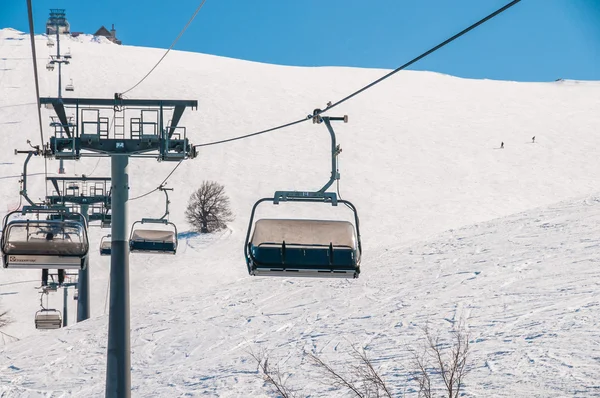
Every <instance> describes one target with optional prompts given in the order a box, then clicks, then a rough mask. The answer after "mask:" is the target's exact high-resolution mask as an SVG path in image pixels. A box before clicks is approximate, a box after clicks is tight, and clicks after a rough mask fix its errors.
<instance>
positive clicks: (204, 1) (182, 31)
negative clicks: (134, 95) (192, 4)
mask: <svg viewBox="0 0 600 398" xmlns="http://www.w3.org/2000/svg"><path fill="white" fill-rule="evenodd" d="M204 3H206V0H202V2H201V3H200V5H199V6H198V8H196V11H194V15H192V17H191V18H190V20H189V21H188V22H187V24H185V26H184V27H183V29H182V30H181V32H179V35H178V36H177V37H176V38H175V40H174V41H173V43H171V46H170V47H169V49H168V50H167V52H165V54H164V55H163V56H162V57H161V58H160V59H159V60H158V62H157V63H156V65H154V66H153V67H152V69H150V72H148V73H146V76H144V77H142V80H140V81H139V82H137V83H136V84H135V85H134V86H133V87H131V88H130V89H129V90H126V91H123V92H122V93H120V95H121V96H122V95H124V94H127V93H128V92H130V91H131V90H133V89H134V88H136V87H137V86H139V85H140V84H141V83H142V82H143V81H144V80H146V78H147V77H148V76H150V74H151V73H152V72H153V71H154V69H156V67H157V66H158V65H159V64H160V63H161V62H162V60H163V59H165V57H166V56H167V54H168V53H169V51H171V49H173V47H174V46H175V44H176V43H177V42H178V41H179V39H180V38H181V36H183V33H184V32H185V31H186V30H187V28H188V27H189V26H190V24H191V23H192V21H193V20H194V18H196V14H198V11H200V9H201V8H202V6H203V5H204Z"/></svg>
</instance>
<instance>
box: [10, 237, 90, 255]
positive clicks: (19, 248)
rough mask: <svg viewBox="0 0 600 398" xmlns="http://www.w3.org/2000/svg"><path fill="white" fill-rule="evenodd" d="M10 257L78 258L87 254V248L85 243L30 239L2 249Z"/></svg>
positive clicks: (12, 243)
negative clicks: (17, 255) (48, 256)
mask: <svg viewBox="0 0 600 398" xmlns="http://www.w3.org/2000/svg"><path fill="white" fill-rule="evenodd" d="M2 251H4V253H5V254H8V255H11V254H12V255H16V254H22V255H50V256H78V257H84V256H85V255H86V254H87V247H86V245H84V244H83V243H78V242H69V241H64V240H53V241H48V240H44V239H30V240H29V241H16V242H11V241H7V242H5V244H4V247H3V248H2Z"/></svg>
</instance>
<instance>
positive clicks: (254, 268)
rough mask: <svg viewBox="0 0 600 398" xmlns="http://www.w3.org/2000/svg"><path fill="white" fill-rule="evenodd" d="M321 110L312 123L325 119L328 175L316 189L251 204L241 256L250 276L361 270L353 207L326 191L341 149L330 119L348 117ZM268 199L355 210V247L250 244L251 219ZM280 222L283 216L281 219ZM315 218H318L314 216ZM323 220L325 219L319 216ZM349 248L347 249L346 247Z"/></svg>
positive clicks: (284, 193)
mask: <svg viewBox="0 0 600 398" xmlns="http://www.w3.org/2000/svg"><path fill="white" fill-rule="evenodd" d="M321 112H322V111H321V110H320V109H315V111H314V112H313V115H312V116H309V117H312V118H313V123H322V122H325V125H326V126H327V129H328V130H329V133H330V136H331V157H332V163H331V178H330V179H329V181H328V182H327V183H326V184H325V185H324V186H323V187H322V188H321V189H320V190H318V191H316V192H314V191H277V192H275V194H274V195H273V197H272V198H262V199H259V200H258V201H257V202H256V203H255V204H254V206H253V207H252V213H251V215H250V221H249V224H248V232H247V233H246V241H245V244H244V257H245V259H246V265H247V267H248V273H249V274H250V275H252V276H256V275H264V276H300V277H307V276H312V277H338V278H358V275H359V274H360V260H361V254H362V244H361V239H360V226H359V218H358V212H357V211H356V207H355V206H354V205H353V204H352V203H351V202H349V201H347V200H342V199H339V198H338V197H337V195H336V193H335V192H325V191H326V190H327V189H328V188H329V187H330V186H331V185H332V184H333V183H334V181H335V180H338V179H339V178H340V174H339V172H338V165H337V155H338V154H339V153H340V152H341V149H340V147H339V146H338V145H337V144H336V139H335V132H334V130H333V128H332V127H331V121H344V122H345V123H347V122H348V117H347V116H344V117H321V116H320V114H321ZM267 201H270V202H272V203H273V204H275V205H277V204H279V203H280V202H311V203H326V204H331V205H332V206H337V205H338V204H339V203H341V204H344V205H346V206H347V207H348V208H350V209H351V210H352V212H353V213H354V227H355V232H356V242H357V245H356V248H346V247H344V248H340V247H337V246H334V245H333V244H332V243H331V242H314V243H313V244H306V243H304V244H302V247H301V248H299V247H298V246H297V245H294V244H289V243H287V244H286V242H285V241H282V242H261V243H262V244H266V245H265V246H263V247H261V244H259V245H258V246H254V245H253V244H252V237H251V236H253V234H252V232H253V225H254V224H253V222H254V216H255V213H256V208H257V207H258V205H259V204H261V203H263V202H267ZM281 221H282V222H283V221H284V220H281ZM286 221H303V220H286ZM317 221H318V220H317ZM321 221H326V220H321ZM348 249H350V250H348ZM349 251H350V252H349Z"/></svg>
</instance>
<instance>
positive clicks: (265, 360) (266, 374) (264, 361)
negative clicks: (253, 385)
mask: <svg viewBox="0 0 600 398" xmlns="http://www.w3.org/2000/svg"><path fill="white" fill-rule="evenodd" d="M249 354H250V356H251V357H252V358H253V359H254V360H255V361H256V363H257V365H258V371H259V373H260V376H261V377H262V379H263V380H264V381H265V383H267V385H268V386H269V387H270V388H271V389H272V390H273V391H274V392H277V393H278V394H280V395H281V397H282V398H294V397H295V396H296V395H295V391H294V390H292V389H291V388H290V387H288V386H287V380H288V376H285V375H284V374H283V372H282V371H281V369H280V368H279V364H276V365H275V366H272V365H270V364H269V357H268V355H267V353H266V352H265V351H260V352H259V353H258V354H256V353H254V352H253V351H250V352H249Z"/></svg>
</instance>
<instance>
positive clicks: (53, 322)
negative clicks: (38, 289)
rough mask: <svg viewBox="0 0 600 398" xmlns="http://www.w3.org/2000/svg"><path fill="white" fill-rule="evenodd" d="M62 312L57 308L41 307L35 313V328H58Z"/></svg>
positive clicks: (60, 323) (60, 325)
mask: <svg viewBox="0 0 600 398" xmlns="http://www.w3.org/2000/svg"><path fill="white" fill-rule="evenodd" d="M61 327H62V314H61V312H60V311H58V310H54V309H46V308H42V309H41V310H38V311H37V312H36V313H35V328H36V329H41V330H48V329H60V328H61Z"/></svg>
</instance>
